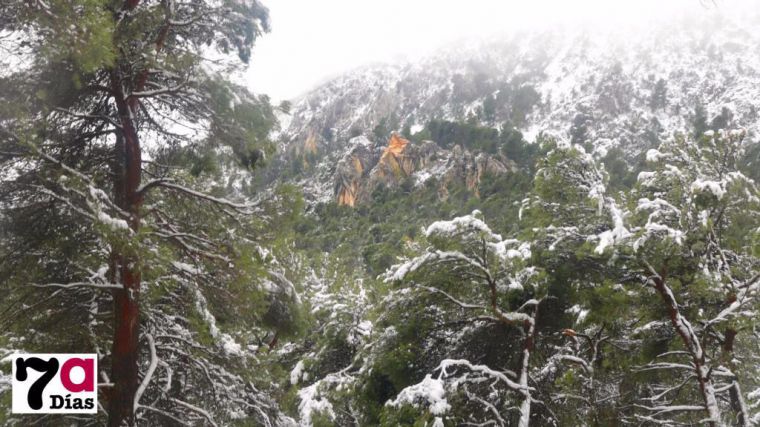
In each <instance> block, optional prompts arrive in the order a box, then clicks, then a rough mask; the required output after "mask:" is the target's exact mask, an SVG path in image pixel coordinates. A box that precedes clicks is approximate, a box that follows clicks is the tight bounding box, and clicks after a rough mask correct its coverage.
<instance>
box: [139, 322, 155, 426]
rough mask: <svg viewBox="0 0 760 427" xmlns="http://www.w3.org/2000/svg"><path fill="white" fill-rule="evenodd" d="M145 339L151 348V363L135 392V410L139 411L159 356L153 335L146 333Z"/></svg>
mask: <svg viewBox="0 0 760 427" xmlns="http://www.w3.org/2000/svg"><path fill="white" fill-rule="evenodd" d="M145 339H146V340H147V341H148V347H149V348H150V365H149V366H148V371H147V372H145V377H143V380H142V382H141V383H140V386H139V387H138V388H137V392H135V400H134V411H135V412H137V408H138V407H139V406H140V398H141V397H142V395H143V393H145V389H147V388H148V384H150V380H151V379H152V378H153V373H154V372H155V371H156V366H157V365H158V357H157V356H156V343H155V342H154V341H153V335H151V334H145Z"/></svg>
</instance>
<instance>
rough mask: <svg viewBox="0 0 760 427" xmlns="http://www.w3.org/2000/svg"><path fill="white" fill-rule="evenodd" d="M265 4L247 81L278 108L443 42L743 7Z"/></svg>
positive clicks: (573, 2)
mask: <svg viewBox="0 0 760 427" xmlns="http://www.w3.org/2000/svg"><path fill="white" fill-rule="evenodd" d="M701 1H702V3H700V0H466V1H461V0H460V1H457V0H320V1H314V0H268V1H267V0H263V2H264V4H266V5H267V7H269V10H270V13H271V23H272V32H271V33H269V34H267V35H265V36H264V37H263V38H262V39H261V40H259V41H258V44H257V46H256V48H255V50H254V55H253V57H252V60H251V66H250V68H249V70H248V72H247V73H246V80H247V81H248V83H249V85H250V87H251V88H253V90H254V91H256V92H258V93H267V94H269V95H270V96H272V98H273V99H274V100H276V101H279V100H283V99H292V98H294V97H297V96H298V95H300V94H302V93H303V92H305V91H307V90H308V89H310V88H312V87H314V86H315V85H316V84H318V83H320V82H322V81H324V80H325V79H327V78H329V77H331V76H334V75H336V74H339V73H341V72H344V71H348V70H350V69H352V68H356V67H358V66H361V65H364V64H367V63H372V62H378V61H392V60H398V59H404V58H406V59H413V58H414V57H416V56H420V55H425V54H428V53H430V52H431V51H434V50H435V49H436V48H439V47H441V46H443V45H445V44H446V43H447V42H451V41H455V40H460V39H468V38H474V37H481V36H489V35H494V34H500V33H505V32H509V31H513V30H515V29H523V28H525V27H539V28H540V27H544V28H545V27H549V26H555V27H556V26H576V25H587V26H593V27H608V28H611V29H613V30H614V29H617V28H621V27H622V26H624V25H623V24H626V23H633V24H638V23H644V22H649V21H660V22H662V21H667V19H670V17H672V16H674V15H676V14H680V13H683V12H685V11H689V12H690V13H695V12H696V13H700V14H701V13H717V12H716V8H719V9H723V10H726V9H728V8H731V7H734V6H735V5H737V4H740V3H746V1H742V0H717V7H716V6H711V5H710V6H704V5H703V3H704V4H706V3H708V2H709V1H711V0H701Z"/></svg>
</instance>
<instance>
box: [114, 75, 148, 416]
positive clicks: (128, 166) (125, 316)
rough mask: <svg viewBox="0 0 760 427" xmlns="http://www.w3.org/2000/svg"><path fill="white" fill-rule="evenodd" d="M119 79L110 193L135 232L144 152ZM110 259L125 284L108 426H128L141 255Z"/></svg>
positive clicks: (117, 308)
mask: <svg viewBox="0 0 760 427" xmlns="http://www.w3.org/2000/svg"><path fill="white" fill-rule="evenodd" d="M120 82H121V79H120V78H119V75H118V73H117V72H116V71H113V72H112V75H111V85H112V90H113V92H114V99H115V101H116V107H117V110H118V112H119V122H120V124H121V126H122V129H121V133H120V135H119V136H118V141H117V144H116V150H115V152H116V160H115V163H114V172H115V173H114V195H115V199H116V203H117V204H118V205H119V207H120V208H122V209H123V210H124V211H126V212H128V213H129V214H130V218H129V226H130V228H131V229H132V230H134V231H137V230H138V229H139V227H140V205H141V203H142V198H141V196H140V194H139V193H138V189H139V186H140V178H141V173H142V156H141V151H140V140H139V137H138V134H137V129H136V127H135V122H134V118H135V114H134V112H135V108H134V107H133V105H131V103H130V102H129V100H127V99H125V97H124V91H123V88H122V86H121V83H120ZM135 107H136V104H135ZM111 261H112V265H111V268H112V271H113V272H114V274H115V276H116V279H117V280H118V283H120V284H121V285H122V286H123V289H118V290H116V291H114V336H113V345H112V349H111V363H112V365H111V377H112V378H111V379H112V381H113V384H114V385H113V389H112V391H111V395H110V401H109V409H108V425H109V426H111V427H118V426H122V425H128V426H132V425H134V423H135V419H134V406H135V402H134V398H135V393H136V391H137V387H138V379H139V369H138V350H139V347H138V345H139V337H140V306H139V300H140V298H139V297H140V270H139V259H138V258H137V255H136V254H125V253H123V251H122V250H119V249H118V248H117V249H115V250H114V253H113V254H112V256H111Z"/></svg>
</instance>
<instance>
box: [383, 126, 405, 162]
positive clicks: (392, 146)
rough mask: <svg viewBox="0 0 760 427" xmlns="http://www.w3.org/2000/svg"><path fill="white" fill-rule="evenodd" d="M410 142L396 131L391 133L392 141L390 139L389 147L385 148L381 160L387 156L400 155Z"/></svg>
mask: <svg viewBox="0 0 760 427" xmlns="http://www.w3.org/2000/svg"><path fill="white" fill-rule="evenodd" d="M408 144H409V141H408V140H406V139H404V138H402V137H400V136H398V134H396V133H394V134H393V135H391V139H390V141H388V147H386V148H385V151H384V152H383V157H381V158H380V161H381V162H382V161H383V159H385V158H386V157H387V156H391V155H392V156H395V157H399V156H401V154H402V153H403V152H404V149H405V148H406V146H407V145H408Z"/></svg>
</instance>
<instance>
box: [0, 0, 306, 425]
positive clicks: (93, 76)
mask: <svg viewBox="0 0 760 427" xmlns="http://www.w3.org/2000/svg"><path fill="white" fill-rule="evenodd" d="M267 29H268V13H267V9H266V8H265V7H264V6H262V5H261V4H260V3H259V2H257V1H256V0H250V1H233V0H223V1H218V2H217V1H214V2H212V1H193V2H180V1H175V0H164V1H140V0H125V1H110V0H87V1H77V2H71V1H58V0H47V1H41V0H40V1H32V2H4V3H3V4H2V5H0V34H2V40H0V42H2V43H3V49H4V52H9V55H10V58H11V65H12V67H11V68H10V69H8V70H4V71H3V72H2V74H0V87H2V90H1V91H0V97H2V99H1V100H0V123H1V125H0V144H2V149H0V165H1V166H0V167H1V168H2V186H1V190H0V208H1V209H2V213H1V214H0V220H2V227H0V230H2V239H1V241H2V246H0V256H1V257H2V258H1V259H0V277H2V281H1V282H2V286H3V294H4V295H5V296H4V297H3V300H2V302H1V303H0V304H2V308H3V310H2V324H3V330H4V331H8V334H5V335H4V337H3V338H2V339H3V341H4V342H2V341H0V345H1V346H2V347H3V348H7V349H11V350H26V351H35V350H36V351H42V352H50V351H67V352H84V351H93V352H97V353H99V354H100V355H101V356H100V357H101V365H100V366H102V367H103V368H104V369H103V370H101V372H100V377H101V378H100V382H101V390H100V391H101V397H102V401H101V402H102V404H103V405H102V406H103V407H102V408H101V418H98V419H93V420H92V422H103V421H104V419H103V418H102V417H105V416H106V414H107V418H108V421H107V423H108V424H109V425H112V426H120V425H134V424H135V423H136V421H137V420H144V422H146V423H148V424H154V425H155V424H164V425H165V424H167V423H169V424H171V423H177V424H186V423H191V424H193V423H206V424H212V425H213V424H217V423H222V424H228V423H229V422H231V420H233V419H249V420H252V422H255V423H257V424H261V425H270V424H272V423H273V421H272V420H273V419H275V418H276V417H277V416H278V411H277V409H276V406H275V405H274V403H273V401H272V400H271V399H270V398H269V396H267V394H265V393H263V392H262V391H260V390H259V389H258V388H257V386H256V380H257V375H261V374H262V373H261V372H258V374H257V370H256V369H252V364H255V363H256V358H255V355H254V353H253V351H254V350H255V346H254V347H249V344H256V343H257V342H258V340H257V339H256V338H257V336H258V337H262V336H264V335H265V333H266V330H267V329H270V330H271V329H276V328H278V327H280V326H282V325H286V326H287V325H289V324H292V323H294V320H295V315H294V312H295V308H294V306H295V304H296V303H297V296H296V294H295V290H294V288H293V285H292V284H291V283H290V282H289V280H288V279H287V278H286V275H285V274H284V271H285V268H284V267H283V266H282V265H281V264H279V263H278V262H277V259H276V258H275V257H274V256H273V255H272V253H271V251H269V250H268V249H267V248H266V244H267V242H272V241H276V240H277V239H278V236H274V235H273V232H276V230H277V228H276V227H273V226H272V221H276V220H277V219H278V218H279V219H282V218H284V217H286V216H287V215H288V213H287V211H288V209H287V208H286V209H283V199H284V198H283V197H282V195H278V194H272V196H271V197H269V196H263V197H257V198H256V199H255V200H254V201H251V198H250V197H246V196H248V195H247V194H246V192H247V189H246V188H247V185H246V183H247V182H248V177H247V176H246V175H247V174H248V173H249V172H250V171H251V170H252V169H253V168H254V167H255V166H256V165H258V164H259V163H260V162H261V161H262V160H263V158H264V156H265V153H266V152H267V151H269V150H271V148H272V143H271V142H270V141H269V134H270V132H271V130H272V129H273V128H274V127H275V126H276V120H275V116H274V111H273V108H272V107H271V106H270V104H269V101H268V99H267V98H266V97H263V96H255V95H253V94H251V93H249V92H248V91H247V90H246V89H245V88H243V87H241V86H238V85H235V84H234V83H232V82H230V81H229V80H228V77H227V76H229V75H231V74H230V73H232V72H234V71H235V70H236V69H238V67H239V64H240V63H245V62H247V61H248V60H249V58H250V54H251V48H252V45H253V43H254V41H255V40H256V39H257V38H258V37H259V36H260V35H261V34H262V32H263V31H266V30H267ZM4 55H5V53H4ZM283 224H287V222H283ZM285 329H287V327H286V328H285ZM32 331H37V332H36V333H32ZM11 332H14V333H11ZM11 335H13V336H11ZM14 336H15V338H14ZM141 343H142V344H141ZM141 372H142V374H141Z"/></svg>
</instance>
